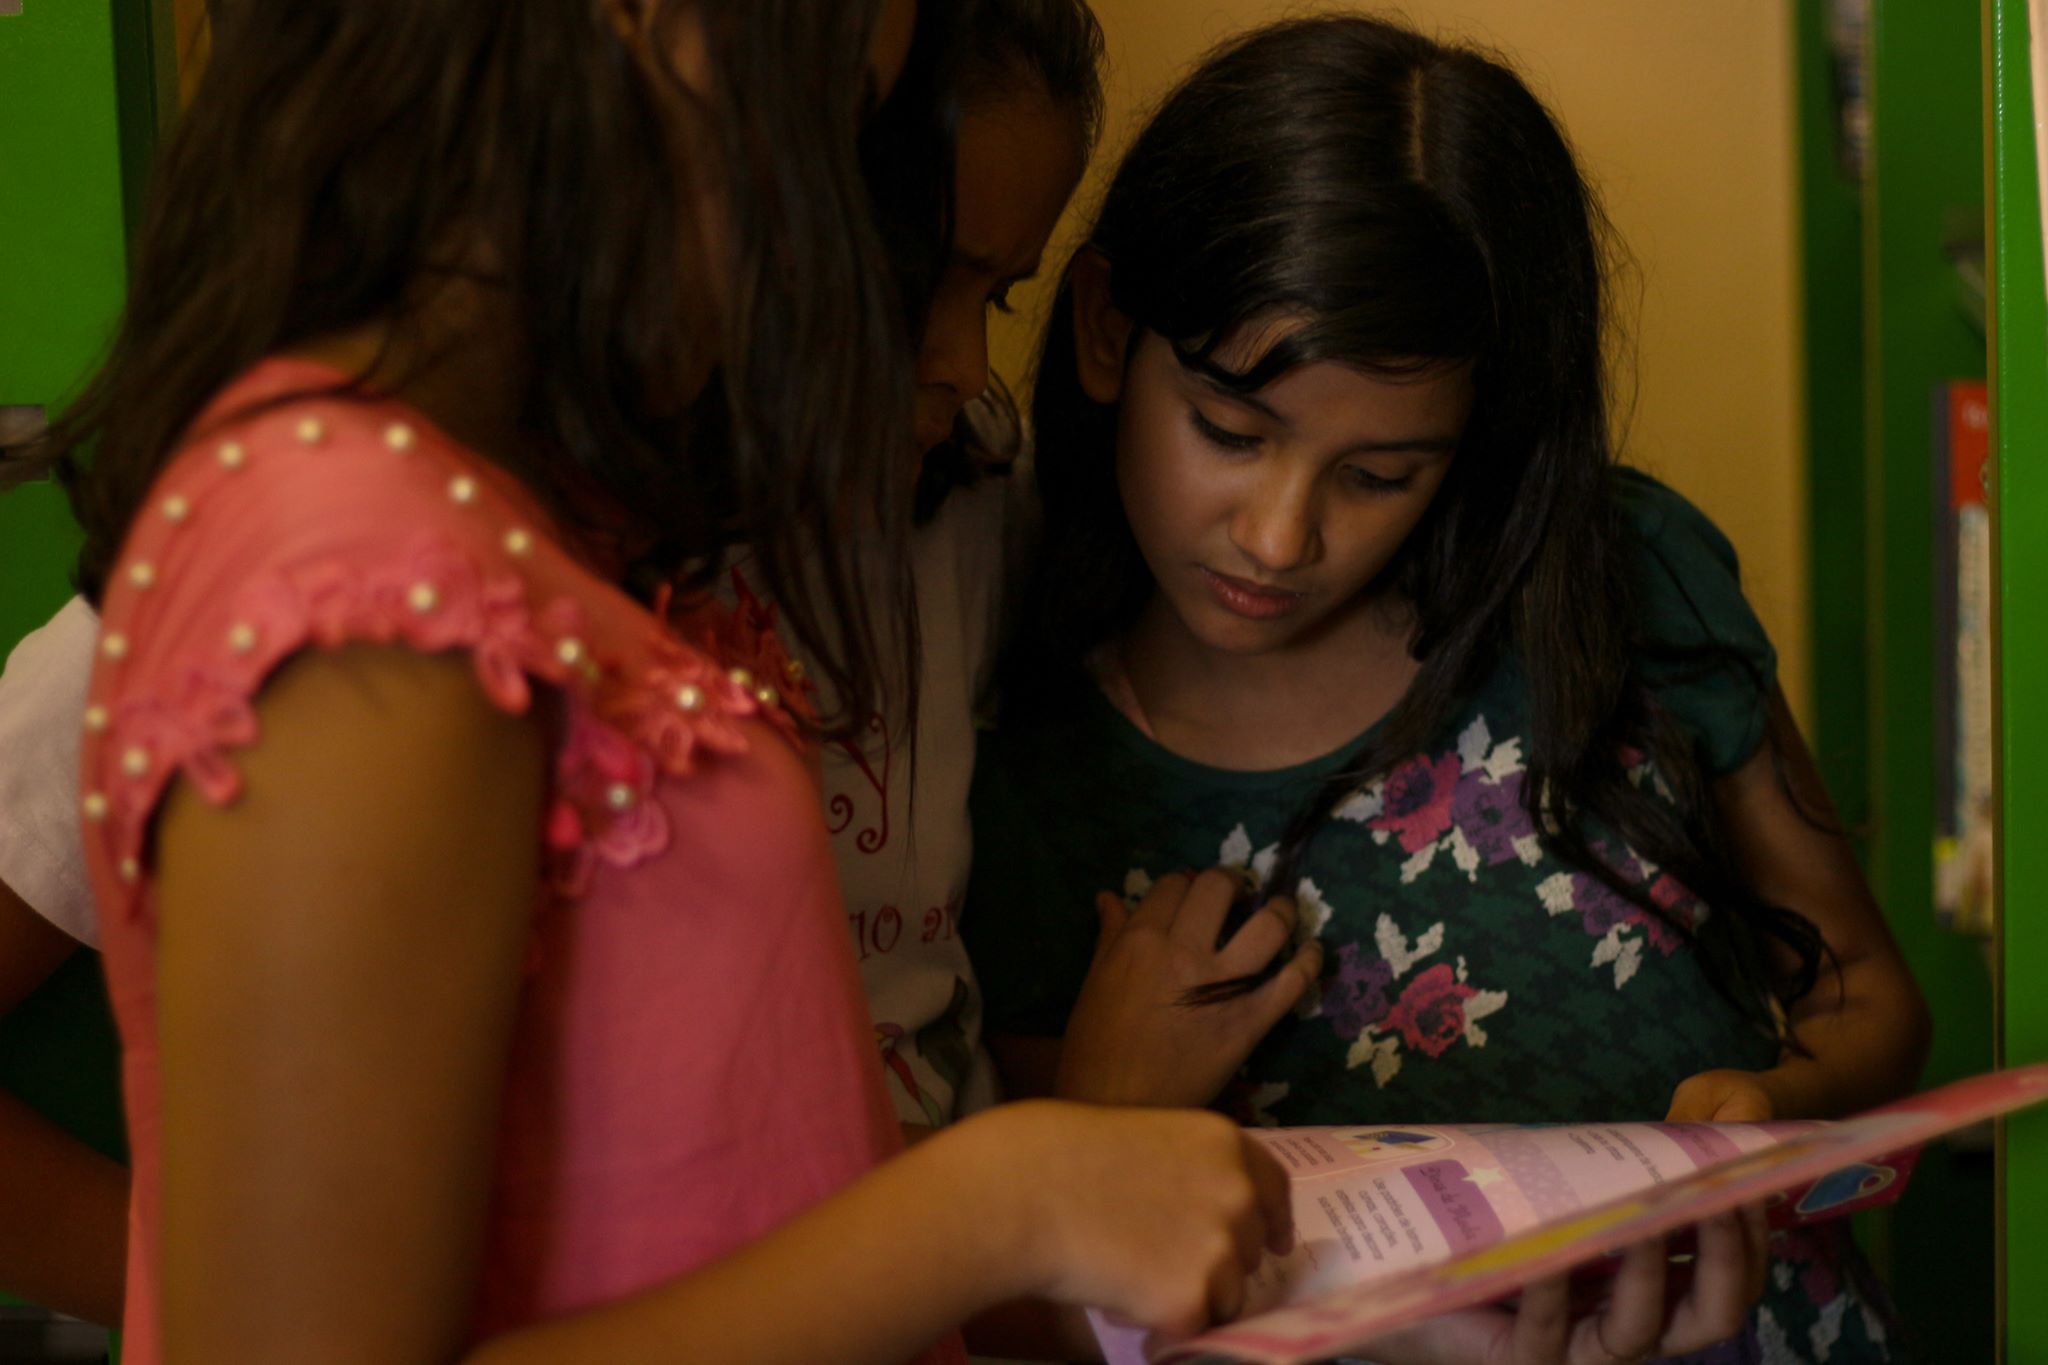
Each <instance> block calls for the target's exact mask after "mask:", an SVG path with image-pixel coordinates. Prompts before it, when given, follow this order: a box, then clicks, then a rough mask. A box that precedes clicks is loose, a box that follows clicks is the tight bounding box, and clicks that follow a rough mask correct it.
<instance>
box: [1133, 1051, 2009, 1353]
mask: <svg viewBox="0 0 2048 1365" xmlns="http://www.w3.org/2000/svg"><path fill="white" fill-rule="evenodd" d="M2044 1099H2048V1063H2043V1064H2040V1065H2035V1066H2027V1067H2019V1068H2015V1069H2013V1070H2010V1071H2001V1072H1994V1073H1992V1074H1990V1075H1986V1076H1977V1077H1974V1078H1972V1079H1970V1080H1966V1081H1958V1082H1957V1083H1955V1084H1954V1085H1948V1086H1943V1087H1942V1088H1940V1089H1938V1090H1931V1091H1928V1092H1927V1093H1926V1094H1923V1095H1915V1096H1913V1097H1912V1098H1910V1099H1905V1100H1901V1101H1899V1102H1898V1103H1896V1104H1889V1105H1886V1106H1884V1107H1883V1108H1881V1109H1875V1110H1872V1111H1871V1112H1869V1113H1867V1114H1862V1115H1859V1116H1858V1117H1856V1118H1852V1119H1843V1120H1839V1121H1836V1122H1831V1123H1815V1122H1802V1123H1756V1124H1751V1123H1588V1124H1571V1125H1562V1126H1522V1125H1507V1124H1484V1125H1470V1126H1463V1127H1450V1126H1444V1125H1440V1124H1427V1125H1416V1126H1413V1127H1395V1126H1386V1125H1378V1126H1372V1127H1358V1128H1280V1129H1270V1130H1254V1136H1255V1137H1257V1138H1258V1139H1259V1140H1260V1141H1261V1142H1264V1143H1265V1144H1266V1145H1267V1146H1268V1147H1270V1148H1271V1149H1272V1151H1273V1154H1274V1155H1275V1156H1277V1157H1278V1158H1279V1159H1280V1161H1281V1163H1282V1164H1283V1165H1284V1166H1286V1167H1287V1169H1288V1172H1289V1174H1290V1175H1291V1176H1292V1178H1293V1203H1294V1225H1295V1248H1294V1250H1293V1251H1292V1252H1291V1253H1289V1254H1288V1255H1287V1256H1285V1257H1269V1258H1268V1259H1267V1261H1266V1263H1265V1265H1264V1266H1262V1267H1261V1268H1260V1271H1259V1273H1258V1274H1257V1275H1256V1276H1254V1277H1253V1281H1252V1285H1251V1287H1250V1291H1249V1293H1250V1302H1249V1305H1248V1308H1247V1313H1246V1316H1244V1317H1241V1318H1239V1319H1238V1320H1237V1321H1236V1322H1234V1323H1231V1324H1230V1325H1229V1326H1226V1327H1220V1328H1217V1329H1215V1330H1214V1331H1211V1332H1207V1333H1205V1334H1203V1335H1202V1336H1199V1337H1196V1338H1194V1339H1193V1340H1191V1341H1183V1342H1179V1343H1176V1344H1174V1345H1171V1346H1165V1347H1160V1348H1158V1349H1154V1350H1150V1351H1149V1352H1148V1351H1147V1349H1146V1345H1145V1343H1144V1341H1143V1339H1142V1337H1141V1336H1140V1334H1138V1333H1136V1332H1133V1331H1130V1330H1128V1329H1124V1328H1121V1327H1118V1326H1117V1325H1116V1324H1114V1323H1112V1322H1108V1321H1106V1320H1103V1319H1100V1318H1098V1319H1097V1320H1096V1327H1097V1332H1098V1335H1100V1336H1101V1338H1102V1345H1103V1349H1104V1351H1105V1352H1106V1353H1107V1355H1108V1358H1109V1360H1110V1362H1111V1365H1142V1363H1143V1362H1146V1361H1150V1362H1152V1363H1153V1365H1167V1363H1168V1362H1181V1361H1189V1362H1211V1361H1215V1362H1223V1361H1243V1362H1252V1363H1253V1365H1299V1363H1300V1362H1308V1361H1317V1360H1325V1359H1328V1358H1330V1357H1332V1356H1338V1355H1342V1354H1344V1353H1345V1352H1347V1351H1352V1350H1355V1349H1357V1348H1359V1347H1361V1346H1363V1345H1364V1344H1365V1343H1366V1342H1369V1341H1371V1340H1372V1339H1373V1338H1375V1337H1379V1336H1383V1335H1385V1334H1386V1333H1388V1332H1391V1331H1395V1330H1397V1329H1399V1328H1402V1327H1405V1326H1408V1325H1410V1324H1412V1323H1415V1322H1419V1321H1421V1320H1422V1319H1424V1318H1430V1317H1435V1316H1436V1315H1438V1314H1440V1313H1447V1312H1451V1311H1453V1310H1456V1309H1459V1308H1469V1307H1472V1306H1474V1305H1477V1304H1483V1303H1491V1302H1494V1301H1496V1300H1499V1299H1502V1298H1505V1297H1508V1296H1510V1295H1512V1294H1513V1293H1514V1292H1515V1291H1516V1290H1518V1289H1520V1288H1521V1287H1522V1286H1523V1285H1525V1284H1527V1283H1529V1282H1530V1281H1531V1280H1534V1279H1538V1278H1540V1277H1542V1276H1545V1275H1551V1274H1555V1273H1557V1272H1559V1271H1563V1270H1569V1269H1572V1268H1573V1267H1576V1266H1580V1265H1583V1264H1585V1263H1588V1262H1592V1261H1596V1260H1598V1259H1599V1258H1602V1257H1604V1256H1607V1255H1608V1254H1610V1253H1612V1252H1615V1251H1618V1250H1620V1249H1621V1248H1623V1247H1626V1246H1628V1245H1629V1244H1631V1243H1633V1242H1639V1241H1642V1240H1644V1239H1645V1238H1648V1237H1652V1236H1656V1235H1659V1234H1662V1233H1667V1232H1677V1231H1682V1230H1684V1229H1686V1228H1688V1227H1690V1226H1691V1225H1692V1224H1694V1223H1697V1222H1698V1221H1699V1220H1700V1219H1702V1218H1705V1217H1708V1216H1710V1215H1712V1214H1716V1213H1721V1212H1724V1211H1726V1210H1728V1209H1732V1208H1735V1207H1737V1206H1738V1205H1742V1204H1747V1203H1752V1202H1755V1201H1757V1200H1768V1201H1769V1203H1770V1213H1771V1223H1772V1226H1773V1227H1778V1228H1783V1227H1791V1226H1796V1225H1799V1224H1804V1223H1812V1222H1818V1221H1820V1220H1822V1219H1826V1218H1834V1217H1839V1216H1841V1215H1843V1214H1846V1213H1853V1212H1855V1211H1856V1210H1858V1209H1864V1208H1870V1207H1873V1206H1875V1205H1878V1204H1883V1203H1888V1202H1890V1201H1891V1200H1893V1199H1896V1198H1898V1196H1899V1194H1900V1192H1901V1190H1902V1189H1903V1188H1904V1186H1905V1182H1906V1177H1907V1176H1908V1174H1909V1173H1910V1172H1911V1170H1912V1165H1913V1158H1914V1156H1915V1155H1916V1154H1917V1153H1918V1150H1919V1148H1920V1145H1921V1144H1922V1143H1925V1142H1926V1141H1928V1140H1929V1139H1930V1138H1935V1137H1939V1136H1940V1135H1942V1134H1943V1133H1947V1132H1950V1131H1952V1130H1954V1129H1957V1128H1961V1127H1965V1126H1967V1125H1969V1124H1972V1123H1975V1122H1978V1121H1979V1120H1982V1119H1986V1118H1990V1117H1992V1116H1994V1115H1997V1114H2003V1113H2006V1112H2008V1111H2010V1110H2014V1109H2018V1108H2021V1107H2023V1106H2025V1105H2029V1104H2033V1103H2035V1102H2037V1101H2040V1100H2044Z"/></svg>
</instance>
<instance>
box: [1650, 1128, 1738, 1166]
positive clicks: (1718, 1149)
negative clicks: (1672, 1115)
mask: <svg viewBox="0 0 2048 1365" xmlns="http://www.w3.org/2000/svg"><path fill="white" fill-rule="evenodd" d="M1663 1131H1664V1136H1665V1137H1668V1138H1670V1139H1671V1140H1672V1141H1673V1142H1675V1143H1677V1144H1678V1146H1679V1148H1680V1150H1682V1151H1683V1152H1684V1153H1685V1154H1686V1155H1687V1156H1689V1157H1691V1158H1692V1164H1693V1165H1695V1166H1711V1165H1713V1164H1714V1163H1715V1162H1717V1161H1727V1160H1729V1159H1730V1158H1732V1157H1738V1156H1741V1155H1742V1149H1741V1148H1740V1147H1737V1146H1736V1145H1735V1142H1734V1140H1733V1139H1732V1138H1730V1137H1729V1136H1728V1135H1727V1134H1726V1133H1724V1132H1722V1131H1721V1130H1720V1129H1718V1128H1716V1127H1715V1126H1714V1125H1713V1124H1711V1123H1667V1124H1665V1125H1664V1130H1663Z"/></svg>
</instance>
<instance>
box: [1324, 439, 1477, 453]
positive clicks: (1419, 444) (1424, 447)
mask: <svg viewBox="0 0 2048 1365" xmlns="http://www.w3.org/2000/svg"><path fill="white" fill-rule="evenodd" d="M1457 449H1458V438H1457V437H1455V436H1403V437H1397V438H1395V439H1394V440H1391V441H1360V442H1358V443H1357V444H1356V445H1352V446H1347V447H1346V448H1345V450H1344V454H1346V455H1371V454H1374V453H1375V452H1379V453H1385V452H1389V451H1392V452H1408V453H1412V454H1417V455H1453V454H1456V453H1457Z"/></svg>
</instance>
